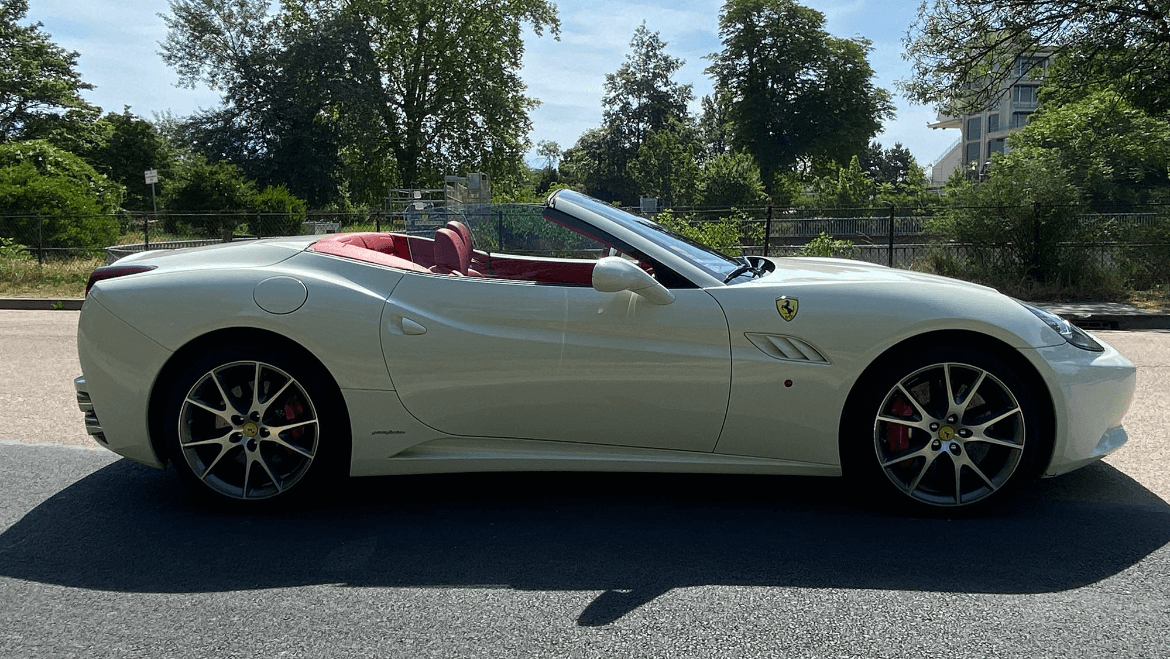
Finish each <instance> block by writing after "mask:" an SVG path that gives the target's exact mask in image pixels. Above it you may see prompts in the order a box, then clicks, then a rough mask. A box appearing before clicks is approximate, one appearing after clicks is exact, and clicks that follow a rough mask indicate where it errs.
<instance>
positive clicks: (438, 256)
mask: <svg viewBox="0 0 1170 659" xmlns="http://www.w3.org/2000/svg"><path fill="white" fill-rule="evenodd" d="M470 266H471V250H469V249H468V248H467V245H466V244H465V243H464V242H463V238H462V237H461V236H460V235H459V234H457V233H455V232H454V231H452V230H450V229H439V230H438V231H436V232H435V267H437V268H440V269H443V270H452V271H455V272H458V273H460V274H464V275H465V274H467V268H468V267H470Z"/></svg>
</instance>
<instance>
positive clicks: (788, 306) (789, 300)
mask: <svg viewBox="0 0 1170 659" xmlns="http://www.w3.org/2000/svg"><path fill="white" fill-rule="evenodd" d="M798 309H800V300H797V299H796V298H794V297H788V296H787V295H785V296H784V297H782V298H780V299H778V300H776V311H779V312H780V317H781V318H783V319H784V320H792V319H793V318H796V312H797V310H798Z"/></svg>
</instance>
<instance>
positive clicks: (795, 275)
mask: <svg viewBox="0 0 1170 659" xmlns="http://www.w3.org/2000/svg"><path fill="white" fill-rule="evenodd" d="M768 260H769V261H771V262H772V263H774V264H776V270H775V272H772V273H769V274H768V275H767V276H765V277H760V278H759V279H755V280H753V281H751V282H745V283H744V284H741V285H742V286H752V285H757V286H759V285H771V284H776V283H821V282H824V283H829V282H832V283H837V284H843V283H858V284H872V283H897V284H931V285H935V286H939V285H941V286H953V287H956V288H963V289H969V290H970V289H974V290H979V291H982V292H991V293H998V292H999V291H996V290H995V289H994V288H990V287H988V286H982V285H980V284H972V283H971V282H966V281H961V280H958V279H951V278H950V277H942V276H940V275H929V274H926V273H924V272H914V271H912V270H901V269H897V268H888V267H886V266H884V265H876V264H873V263H867V262H865V261H853V260H850V259H829V258H810V257H787V258H771V257H770V258H768Z"/></svg>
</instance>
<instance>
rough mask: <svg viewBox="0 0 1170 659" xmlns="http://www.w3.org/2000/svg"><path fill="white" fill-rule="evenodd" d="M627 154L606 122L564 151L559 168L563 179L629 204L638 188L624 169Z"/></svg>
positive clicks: (617, 135)
mask: <svg viewBox="0 0 1170 659" xmlns="http://www.w3.org/2000/svg"><path fill="white" fill-rule="evenodd" d="M628 163H629V154H628V153H627V151H626V150H625V149H624V148H622V146H621V140H620V135H619V134H618V133H617V131H613V130H610V129H609V128H608V127H606V126H602V127H599V128H590V129H589V130H587V131H585V132H584V133H582V134H581V137H579V138H577V143H576V144H574V145H573V146H572V147H570V148H568V149H566V150H565V152H564V157H563V158H562V160H561V172H562V173H563V174H564V176H565V180H566V181H568V182H570V183H573V184H575V185H579V186H581V187H582V188H584V190H585V192H586V194H589V195H591V196H594V197H597V198H598V199H606V200H612V199H616V200H618V201H619V202H621V201H623V200H624V201H627V202H628V203H630V204H632V203H634V202H635V201H636V200H637V199H638V189H637V185H636V184H635V183H634V180H633V179H632V178H630V176H629V173H628V171H627V166H628Z"/></svg>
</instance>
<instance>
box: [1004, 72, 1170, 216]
mask: <svg viewBox="0 0 1170 659" xmlns="http://www.w3.org/2000/svg"><path fill="white" fill-rule="evenodd" d="M1009 143H1010V144H1011V147H1012V150H1011V152H1010V153H1007V154H1005V155H1003V156H1001V157H1000V158H999V159H997V161H996V165H995V166H996V167H999V166H1000V165H1001V164H1003V163H1005V162H1006V163H1009V164H1011V166H1013V167H1015V166H1018V167H1026V166H1027V164H1026V163H1028V162H1032V161H1035V160H1040V159H1052V160H1053V161H1054V162H1056V163H1057V164H1058V166H1059V167H1060V168H1061V169H1062V170H1063V171H1065V172H1066V173H1067V176H1068V178H1069V179H1070V180H1071V181H1072V182H1073V183H1075V184H1076V186H1077V187H1078V188H1079V189H1080V190H1082V191H1083V192H1084V193H1085V196H1086V199H1087V201H1088V202H1089V203H1091V204H1094V205H1096V206H1099V207H1102V208H1112V209H1116V208H1118V207H1119V206H1121V205H1128V204H1146V203H1149V202H1165V201H1170V176H1168V174H1170V120H1167V119H1161V118H1156V117H1151V116H1150V115H1149V114H1147V113H1146V112H1144V111H1142V110H1141V109H1139V108H1136V107H1134V106H1133V105H1131V104H1130V103H1129V102H1127V101H1126V100H1125V99H1124V98H1123V97H1122V96H1120V95H1119V94H1118V92H1116V91H1113V90H1102V91H1097V92H1094V93H1090V94H1089V95H1087V96H1086V97H1085V98H1083V99H1081V100H1079V101H1075V102H1071V103H1069V104H1067V105H1060V106H1046V107H1045V108H1044V109H1042V110H1041V111H1040V112H1038V113H1036V114H1035V115H1033V118H1032V121H1030V122H1029V123H1028V125H1027V126H1025V127H1024V129H1023V130H1021V131H1019V132H1017V133H1013V134H1012V135H1011V137H1009Z"/></svg>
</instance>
